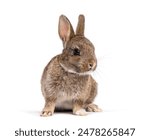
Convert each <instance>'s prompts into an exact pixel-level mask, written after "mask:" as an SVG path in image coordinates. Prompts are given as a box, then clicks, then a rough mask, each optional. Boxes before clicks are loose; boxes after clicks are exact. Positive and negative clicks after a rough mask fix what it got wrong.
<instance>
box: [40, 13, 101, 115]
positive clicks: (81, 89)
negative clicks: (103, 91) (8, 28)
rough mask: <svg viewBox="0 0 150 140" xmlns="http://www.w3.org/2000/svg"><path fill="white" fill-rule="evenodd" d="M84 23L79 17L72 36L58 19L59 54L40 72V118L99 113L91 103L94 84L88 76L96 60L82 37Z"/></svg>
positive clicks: (66, 22) (69, 27)
mask: <svg viewBox="0 0 150 140" xmlns="http://www.w3.org/2000/svg"><path fill="white" fill-rule="evenodd" d="M84 20H85V19H84V16H83V15H79V21H78V25H77V29H76V34H75V33H74V30H73V28H72V25H71V23H70V21H69V20H68V19H67V17H65V16H64V15H61V16H60V18H59V26H58V28H59V29H58V32H59V36H60V38H61V40H62V41H63V51H62V54H59V55H57V56H55V57H54V58H53V59H52V60H51V61H50V62H49V63H48V65H47V66H46V67H45V69H44V72H43V75H42V79H41V88H42V93H43V96H44V98H45V106H44V109H43V111H42V112H41V116H44V117H45V116H51V115H52V114H53V113H54V110H55V109H61V110H68V109H71V110H72V111H73V114H75V115H86V114H87V112H86V111H90V112H99V111H101V109H100V108H98V106H97V105H95V104H93V103H92V102H93V100H94V98H95V96H96V95H97V83H96V81H95V80H94V79H93V78H92V76H91V75H90V72H92V71H94V70H95V69H96V66H97V60H96V56H95V53H94V51H95V50H94V46H93V44H92V43H91V42H90V41H89V40H88V39H87V38H85V37H84Z"/></svg>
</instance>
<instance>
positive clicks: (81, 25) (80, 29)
mask: <svg viewBox="0 0 150 140" xmlns="http://www.w3.org/2000/svg"><path fill="white" fill-rule="evenodd" d="M84 24H85V17H84V15H79V19H78V25H77V29H76V35H81V36H84Z"/></svg>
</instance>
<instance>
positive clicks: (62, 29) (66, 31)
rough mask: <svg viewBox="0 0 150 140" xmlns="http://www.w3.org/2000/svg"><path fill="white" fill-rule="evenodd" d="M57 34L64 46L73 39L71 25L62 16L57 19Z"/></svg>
mask: <svg viewBox="0 0 150 140" xmlns="http://www.w3.org/2000/svg"><path fill="white" fill-rule="evenodd" d="M58 32H59V36H60V38H61V39H62V41H63V43H64V44H65V43H66V42H67V41H69V40H70V39H71V38H72V37H74V31H73V28H72V25H71V23H70V21H69V20H68V18H67V17H66V16H64V15H61V16H60V17H59V25H58Z"/></svg>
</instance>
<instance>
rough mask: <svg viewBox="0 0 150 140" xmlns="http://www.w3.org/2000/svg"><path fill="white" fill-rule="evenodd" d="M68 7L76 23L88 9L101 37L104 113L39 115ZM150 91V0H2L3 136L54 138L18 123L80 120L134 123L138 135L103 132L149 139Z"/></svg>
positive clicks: (65, 124)
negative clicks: (27, 133) (22, 132)
mask: <svg viewBox="0 0 150 140" xmlns="http://www.w3.org/2000/svg"><path fill="white" fill-rule="evenodd" d="M61 14H64V15H66V16H67V17H68V18H69V19H70V21H71V23H72V24H73V26H74V28H75V27H76V24H77V19H78V15H79V14H84V15H85V18H86V29H85V35H86V37H87V38H89V39H90V40H91V41H92V42H93V44H94V45H95V49H96V55H97V59H98V68H97V70H96V72H95V73H94V74H93V75H94V77H95V79H97V82H98V83H99V93H98V94H99V95H98V96H97V98H96V100H95V102H96V103H97V104H98V105H99V106H100V107H101V108H102V109H103V112H102V113H90V114H89V115H87V116H84V117H80V116H74V115H72V114H70V113H68V114H66V113H56V114H54V115H53V116H52V117H48V118H42V117H40V116H39V114H40V111H41V110H42V108H43V106H44V99H43V97H42V94H41V90H40V78H41V74H42V71H43V69H44V67H45V65H46V64H47V63H48V62H49V60H50V59H51V58H52V57H53V56H55V55H57V54H59V53H61V51H62V42H61V40H60V39H59V36H58V18H59V16H60V15H61ZM149 94H150V3H149V2H148V1H145V0H141V1H139V0H105V1H104V0H103V1H100V0H74V1H71V0H55V1H50V0H44V1H42V0H14V1H7V0H5V1H4V0H3V1H0V139H2V138H7V137H14V138H15V139H17V138H18V139H19V140H20V139H52V138H51V137H44V138H41V137H15V136H14V135H15V134H14V131H15V130H17V129H19V128H22V129H31V128H33V129H35V128H36V129H39V130H44V129H52V128H53V129H64V128H68V129H70V130H72V131H76V129H77V128H80V127H81V128H87V127H88V128H89V127H94V128H103V127H104V128H130V127H133V128H136V131H135V135H134V136H133V137H127V136H123V137H100V139H115V140H116V139H119V140H122V139H125V140H127V139H132V140H137V139H149V138H150V135H149V125H150V119H149V118H150V115H149V114H150V111H149V107H150V101H149V100H150V99H149ZM55 138H56V137H55ZM55 138H53V139H55ZM57 138H58V137H57ZM57 138H56V139H57ZM63 138H64V139H67V138H68V139H70V138H71V137H67V138H65V137H62V139H63ZM75 138H77V137H75ZM80 138H82V139H83V137H80ZM87 139H91V137H88V138H87ZM92 139H93V138H92ZM94 139H99V137H95V138H94Z"/></svg>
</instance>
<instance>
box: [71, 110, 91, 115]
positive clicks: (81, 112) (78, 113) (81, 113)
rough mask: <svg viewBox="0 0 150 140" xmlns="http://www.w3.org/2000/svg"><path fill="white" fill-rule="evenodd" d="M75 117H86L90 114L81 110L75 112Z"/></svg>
mask: <svg viewBox="0 0 150 140" xmlns="http://www.w3.org/2000/svg"><path fill="white" fill-rule="evenodd" d="M74 114H75V115H79V116H85V115H87V114H88V113H87V112H86V111H85V109H79V110H77V111H76V112H74Z"/></svg>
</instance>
